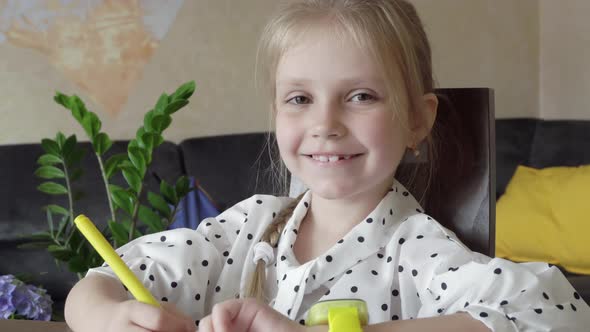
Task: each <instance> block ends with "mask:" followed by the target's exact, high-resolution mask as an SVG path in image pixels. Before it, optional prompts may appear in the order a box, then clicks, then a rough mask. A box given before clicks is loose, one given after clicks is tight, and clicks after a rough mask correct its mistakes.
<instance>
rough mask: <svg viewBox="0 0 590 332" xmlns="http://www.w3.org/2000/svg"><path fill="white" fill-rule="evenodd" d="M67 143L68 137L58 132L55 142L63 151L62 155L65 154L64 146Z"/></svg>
mask: <svg viewBox="0 0 590 332" xmlns="http://www.w3.org/2000/svg"><path fill="white" fill-rule="evenodd" d="M65 141H66V136H65V135H64V134H63V133H62V132H61V131H58V132H57V134H56V135H55V142H56V143H57V146H59V148H60V150H62V154H63V146H64V142H65Z"/></svg>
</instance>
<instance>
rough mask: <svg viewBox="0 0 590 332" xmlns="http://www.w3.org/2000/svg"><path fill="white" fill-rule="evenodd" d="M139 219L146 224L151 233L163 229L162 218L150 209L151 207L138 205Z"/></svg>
mask: <svg viewBox="0 0 590 332" xmlns="http://www.w3.org/2000/svg"><path fill="white" fill-rule="evenodd" d="M138 216H139V220H141V222H143V223H144V224H146V225H147V226H148V228H149V230H150V231H151V232H152V233H157V232H161V231H163V230H164V224H163V223H162V218H161V217H160V216H159V215H158V214H157V213H155V212H154V211H152V209H150V208H148V207H147V206H144V205H140V206H139V212H138Z"/></svg>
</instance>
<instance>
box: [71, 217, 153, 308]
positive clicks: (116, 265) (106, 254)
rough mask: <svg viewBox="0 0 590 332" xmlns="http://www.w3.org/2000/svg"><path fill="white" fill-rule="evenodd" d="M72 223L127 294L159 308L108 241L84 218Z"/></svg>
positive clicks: (77, 218) (78, 218)
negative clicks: (114, 275)
mask: <svg viewBox="0 0 590 332" xmlns="http://www.w3.org/2000/svg"><path fill="white" fill-rule="evenodd" d="M74 223H75V224H76V226H77V227H78V229H79V230H80V232H81V233H82V235H84V237H86V239H87V240H88V242H90V244H91V245H92V246H93V247H94V249H96V251H97V252H98V254H99V255H100V257H102V259H104V261H105V262H106V263H107V264H109V266H110V267H111V268H112V269H113V272H115V274H116V275H117V277H119V279H120V280H121V282H122V283H123V285H125V287H127V289H129V292H131V294H133V296H134V297H135V298H136V299H137V300H138V301H140V302H143V303H147V304H151V305H154V306H157V307H159V306H160V303H158V301H156V299H155V298H154V297H153V295H152V294H151V293H150V292H149V291H148V290H147V289H146V288H145V287H144V286H143V285H142V283H141V282H140V281H139V279H137V277H136V276H135V274H133V272H131V270H130V269H129V267H127V265H126V264H125V262H123V260H122V259H121V257H119V255H118V254H117V253H116V252H115V249H113V247H111V245H110V244H109V243H108V241H107V240H106V239H105V238H104V236H102V233H101V232H99V231H98V229H96V226H94V224H93V223H92V221H90V219H88V217H86V216H85V215H83V214H81V215H79V216H77V217H76V219H74Z"/></svg>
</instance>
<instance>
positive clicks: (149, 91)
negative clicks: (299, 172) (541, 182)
mask: <svg viewBox="0 0 590 332" xmlns="http://www.w3.org/2000/svg"><path fill="white" fill-rule="evenodd" d="M411 1H412V2H413V3H414V4H415V5H416V7H417V9H418V11H419V13H420V15H421V16H422V18H423V21H424V22H425V25H426V29H427V32H428V33H429V37H430V40H431V43H432V47H433V56H434V58H433V59H434V60H433V61H434V71H435V75H436V78H437V80H438V83H439V86H441V87H492V88H494V89H495V90H496V115H497V117H499V118H512V117H538V116H545V117H551V118H553V117H572V118H574V117H575V118H583V117H588V116H587V113H586V109H588V106H587V105H589V101H590V100H589V98H590V96H588V95H587V94H585V93H584V91H587V90H588V87H589V85H590V77H589V76H590V74H589V71H588V70H583V69H584V68H587V67H588V61H590V60H586V59H589V58H590V57H588V53H590V47H588V42H587V41H588V36H587V35H584V34H583V33H582V31H590V27H589V25H590V23H587V22H586V21H585V16H587V15H585V14H583V13H584V11H585V12H586V13H588V8H587V7H588V6H589V5H590V2H587V1H586V0H577V1H576V0H568V1H567V4H568V5H567V6H563V5H562V1H559V4H557V2H554V1H551V0H541V2H539V0H519V1H514V0H444V1H441V0H411ZM564 3H565V2H564ZM276 5H277V1H276V0H249V1H247V2H244V1H234V0H185V1H184V4H183V5H182V8H181V10H180V11H179V13H178V15H177V17H176V20H175V21H174V22H173V24H172V25H171V27H170V29H169V31H168V33H167V34H166V36H165V38H163V39H162V41H161V43H160V44H159V47H158V48H157V49H156V50H155V52H154V54H153V56H152V57H151V58H150V59H149V62H148V63H147V64H146V65H145V67H144V69H143V70H142V71H141V78H140V79H139V81H138V83H137V84H136V85H134V86H133V89H131V91H130V94H129V98H128V100H127V102H126V103H125V104H124V107H123V108H122V109H121V111H120V112H118V113H117V114H112V113H109V112H107V111H105V110H104V109H103V108H101V107H100V105H98V104H97V103H94V102H93V101H92V100H91V99H90V98H89V96H87V95H85V94H84V93H83V92H81V91H80V89H79V87H78V86H76V85H75V84H73V83H72V82H71V81H69V80H67V79H66V78H64V76H63V75H62V74H61V73H60V72H59V71H58V70H56V69H55V67H54V66H52V65H51V64H49V63H48V62H47V59H46V58H45V57H44V56H43V55H42V54H41V53H40V52H38V51H37V50H33V49H27V48H22V47H17V46H14V45H10V44H7V43H4V44H2V45H0V100H2V102H1V103H0V118H2V121H1V122H0V144H9V143H24V142H38V141H39V140H40V139H41V138H43V137H50V136H53V135H54V134H55V132H56V131H57V130H61V131H63V132H65V133H76V134H77V135H78V137H79V138H80V139H84V135H83V133H82V131H81V129H80V128H79V125H78V124H77V123H75V121H74V120H73V119H72V118H71V117H70V116H69V115H67V113H66V111H65V110H63V109H61V108H60V107H58V106H57V105H56V104H54V102H53V101H52V96H53V94H54V91H55V90H61V91H64V92H66V93H77V94H79V95H80V96H81V97H82V98H83V99H84V100H85V101H87V103H88V104H89V105H90V107H91V109H92V110H94V111H95V112H96V113H98V115H99V116H100V117H101V119H102V120H103V128H104V130H105V131H106V132H107V133H109V134H110V135H111V136H112V137H113V138H117V139H128V138H130V137H133V135H134V133H135V130H136V128H137V127H138V126H139V124H140V123H141V121H142V119H143V115H144V113H145V112H146V111H147V110H149V109H150V108H151V107H152V105H154V103H155V101H156V100H157V98H158V96H159V94H160V93H161V92H162V91H171V90H172V89H173V88H175V87H177V86H178V85H179V84H181V83H182V82H185V81H187V80H191V79H194V80H196V83H197V90H196V93H195V95H194V96H193V97H192V98H191V104H190V105H189V106H188V107H187V108H186V109H184V110H182V111H180V112H179V113H177V114H175V115H174V119H173V123H172V126H171V127H170V128H169V129H168V131H167V132H166V133H165V137H166V138H167V139H169V140H172V141H176V142H178V141H180V140H182V139H184V138H188V137H195V136H206V135H215V134H227V133H239V132H249V131H260V130H265V129H266V128H268V113H267V106H266V104H265V103H264V100H262V99H261V98H260V96H259V95H257V92H256V90H255V89H254V79H253V78H254V62H255V61H254V60H255V49H256V40H257V37H258V34H259V32H260V30H261V29H262V27H263V24H264V22H265V20H266V18H267V17H268V16H269V15H270V13H271V12H272V11H273V10H274V8H275V7H276ZM1 6H2V2H0V12H1V10H2V7H1ZM540 13H541V14H540ZM572 21H573V22H576V23H571V22H572ZM584 28H585V29H584ZM564 34H566V35H565V37H564ZM580 40H585V42H586V44H585V45H586V46H584V47H582V48H580V47H578V46H579V45H578V43H579V41H580ZM552 45H558V47H554V46H552ZM563 50H567V52H564V51H563ZM540 54H542V55H541V56H540ZM564 54H567V57H566V56H563V55H564ZM540 59H541V60H540ZM539 61H541V63H540V62H539ZM584 65H586V66H585V67H584ZM564 68H570V69H568V70H567V71H564ZM560 73H562V74H561V75H560ZM92 79H93V78H92V77H90V78H89V80H92ZM105 84H108V82H107V83H105ZM540 100H541V104H540V103H539V101H540ZM540 105H542V108H541V107H540ZM555 105H560V107H557V106H555ZM539 109H541V111H539Z"/></svg>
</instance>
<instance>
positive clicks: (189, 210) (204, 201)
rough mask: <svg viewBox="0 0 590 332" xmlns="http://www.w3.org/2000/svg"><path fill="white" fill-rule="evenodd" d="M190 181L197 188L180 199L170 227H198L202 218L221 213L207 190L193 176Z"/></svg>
mask: <svg viewBox="0 0 590 332" xmlns="http://www.w3.org/2000/svg"><path fill="white" fill-rule="evenodd" d="M189 181H190V182H191V183H192V184H193V185H194V186H195V187H196V188H197V189H195V190H193V191H191V192H190V193H188V195H186V196H185V197H184V198H183V199H182V201H180V204H179V205H180V206H179V209H178V211H177V213H176V219H175V220H174V222H173V223H172V224H171V225H170V227H169V229H174V228H191V229H197V226H199V223H200V222H201V220H203V219H205V218H209V217H216V216H217V215H219V213H220V212H219V210H218V209H217V207H216V206H215V203H214V202H213V201H212V200H211V198H210V197H209V195H208V194H207V193H206V192H205V190H204V189H203V188H201V187H200V186H199V184H198V182H197V181H196V180H195V179H194V178H193V177H189Z"/></svg>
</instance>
